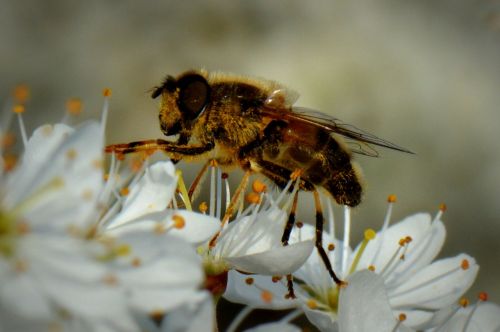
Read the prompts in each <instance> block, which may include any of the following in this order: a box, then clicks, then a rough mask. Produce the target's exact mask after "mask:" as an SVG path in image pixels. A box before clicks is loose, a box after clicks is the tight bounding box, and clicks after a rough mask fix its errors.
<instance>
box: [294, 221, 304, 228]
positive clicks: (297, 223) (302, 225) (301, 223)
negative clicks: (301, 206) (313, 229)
mask: <svg viewBox="0 0 500 332" xmlns="http://www.w3.org/2000/svg"><path fill="white" fill-rule="evenodd" d="M295 226H297V228H302V227H304V223H303V222H302V221H297V222H296V223H295Z"/></svg>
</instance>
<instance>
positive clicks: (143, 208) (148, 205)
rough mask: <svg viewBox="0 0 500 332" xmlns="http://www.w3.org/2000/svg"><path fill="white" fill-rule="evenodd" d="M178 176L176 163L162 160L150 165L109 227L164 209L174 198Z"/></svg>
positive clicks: (131, 189)
mask: <svg viewBox="0 0 500 332" xmlns="http://www.w3.org/2000/svg"><path fill="white" fill-rule="evenodd" d="M176 185H177V176H176V175H175V168H174V164H172V162H170V161H160V162H156V163H154V164H153V165H151V166H149V167H148V168H147V169H146V171H145V173H144V175H143V176H142V177H141V179H140V180H139V181H138V183H136V184H135V185H134V186H133V187H132V188H130V193H129V194H128V195H127V197H126V199H125V202H124V203H123V209H122V211H121V212H120V213H119V214H118V215H117V216H116V217H115V218H114V219H112V220H111V221H110V222H109V223H108V225H107V227H108V228H114V227H118V226H120V225H123V224H125V223H127V222H129V221H133V220H134V219H137V218H139V217H142V216H144V215H146V214H149V213H153V212H158V211H162V210H164V209H165V208H166V207H167V205H168V204H169V203H170V201H171V200H172V197H173V194H174V191H175V187H176Z"/></svg>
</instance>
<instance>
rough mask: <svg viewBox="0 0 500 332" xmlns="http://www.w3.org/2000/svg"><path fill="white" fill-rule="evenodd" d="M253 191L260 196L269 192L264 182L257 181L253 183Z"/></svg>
mask: <svg viewBox="0 0 500 332" xmlns="http://www.w3.org/2000/svg"><path fill="white" fill-rule="evenodd" d="M252 190H253V191H254V192H256V193H258V194H260V193H262V192H264V191H266V190H267V186H266V184H265V183H264V182H262V181H259V180H255V181H254V182H253V183H252Z"/></svg>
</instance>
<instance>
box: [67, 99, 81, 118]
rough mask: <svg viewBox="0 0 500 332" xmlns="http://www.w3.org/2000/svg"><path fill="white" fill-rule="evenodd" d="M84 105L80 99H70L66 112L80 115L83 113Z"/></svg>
mask: <svg viewBox="0 0 500 332" xmlns="http://www.w3.org/2000/svg"><path fill="white" fill-rule="evenodd" d="M82 109H83V104H82V101H81V100H80V99H79V98H70V99H68V101H67V102H66V111H67V112H68V113H69V114H71V115H79V114H80V113H82Z"/></svg>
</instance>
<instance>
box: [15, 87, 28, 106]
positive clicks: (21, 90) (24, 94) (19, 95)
mask: <svg viewBox="0 0 500 332" xmlns="http://www.w3.org/2000/svg"><path fill="white" fill-rule="evenodd" d="M12 96H13V97H14V99H15V100H16V102H18V103H24V102H26V101H27V100H28V99H29V97H30V89H29V87H28V86H27V85H26V84H19V85H18V86H16V87H15V88H14V91H12Z"/></svg>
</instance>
